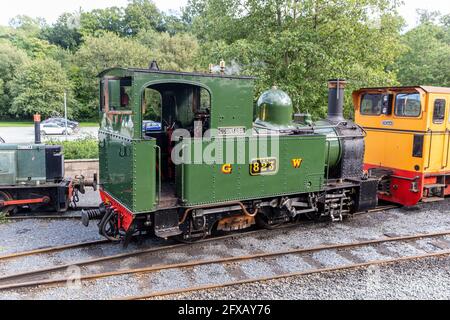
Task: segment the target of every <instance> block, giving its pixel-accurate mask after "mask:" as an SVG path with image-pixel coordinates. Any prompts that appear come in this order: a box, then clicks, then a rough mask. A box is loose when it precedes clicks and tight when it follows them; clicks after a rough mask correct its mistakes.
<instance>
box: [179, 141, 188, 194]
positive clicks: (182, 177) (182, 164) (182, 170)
mask: <svg viewBox="0 0 450 320" xmlns="http://www.w3.org/2000/svg"><path fill="white" fill-rule="evenodd" d="M185 147H187V145H186V144H183V145H182V146H181V150H180V151H181V157H182V158H184V153H183V150H184V148H185ZM180 165H181V202H184V187H185V185H184V165H185V163H184V161H182V162H181V164H180Z"/></svg>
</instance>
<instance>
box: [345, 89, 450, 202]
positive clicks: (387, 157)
mask: <svg viewBox="0 0 450 320" xmlns="http://www.w3.org/2000/svg"><path fill="white" fill-rule="evenodd" d="M353 102H354V106H355V119H356V122H357V123H358V124H359V125H361V126H362V127H363V128H364V129H365V131H366V132H367V138H366V151H365V161H364V162H365V164H364V168H365V170H367V171H368V173H369V174H370V175H371V176H373V177H377V178H379V179H380V184H379V197H380V199H383V200H386V201H390V202H394V203H399V204H402V205H406V206H411V205H415V204H417V203H418V202H419V201H424V202H429V201H439V200H443V199H444V196H446V195H448V194H450V189H449V188H448V185H449V183H450V179H449V178H447V175H448V173H449V171H450V163H449V152H450V150H449V145H450V136H449V132H450V131H449V130H450V119H449V116H448V103H449V102H450V89H449V88H439V87H427V86H418V87H386V88H365V89H361V90H358V91H355V92H354V93H353Z"/></svg>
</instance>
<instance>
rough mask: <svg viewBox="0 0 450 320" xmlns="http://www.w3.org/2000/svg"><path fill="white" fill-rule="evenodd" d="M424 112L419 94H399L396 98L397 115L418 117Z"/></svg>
mask: <svg viewBox="0 0 450 320" xmlns="http://www.w3.org/2000/svg"><path fill="white" fill-rule="evenodd" d="M421 111H422V106H421V104H420V94H419V93H399V94H397V96H396V97H395V115H396V116H399V117H418V116H420V112H421Z"/></svg>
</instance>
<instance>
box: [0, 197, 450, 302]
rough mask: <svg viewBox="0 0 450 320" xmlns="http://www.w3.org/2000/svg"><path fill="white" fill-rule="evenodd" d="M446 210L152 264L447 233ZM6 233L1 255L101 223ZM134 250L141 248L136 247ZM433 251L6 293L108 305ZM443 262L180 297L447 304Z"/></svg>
mask: <svg viewBox="0 0 450 320" xmlns="http://www.w3.org/2000/svg"><path fill="white" fill-rule="evenodd" d="M449 208H450V201H444V202H440V203H433V204H426V205H420V206H417V207H415V208H408V209H405V208H400V209H393V210H389V211H385V212H374V213H370V214H361V215H356V216H354V217H353V218H350V219H347V220H346V221H344V222H342V223H316V224H309V223H308V224H305V225H301V226H298V227H296V228H291V229H284V230H274V231H270V232H263V233H260V234H252V235H242V236H237V237H235V238H232V239H228V240H225V241H223V240H222V241H217V242H210V243H204V244H197V245H195V246H191V247H184V248H181V249H176V250H172V251H171V252H170V253H164V254H163V255H160V256H156V259H155V257H153V261H155V260H156V261H157V262H158V261H160V262H161V263H167V262H173V263H176V262H181V261H182V260H186V259H193V258H194V259H197V260H203V259H205V260H206V259H213V258H216V257H220V256H223V255H225V254H226V255H229V256H231V255H234V256H237V255H246V254H252V253H261V252H274V251H280V250H289V249H297V248H311V247H316V246H321V245H325V244H340V243H351V242H357V241H363V240H373V239H380V238H383V237H386V236H389V237H392V236H401V235H413V234H417V233H432V232H438V231H448V230H450V217H449V213H450V210H449ZM0 234H2V238H1V239H0V255H2V254H6V253H11V252H17V251H23V250H31V249H35V248H39V247H43V246H50V245H61V244H66V243H73V242H79V241H88V240H97V239H100V238H99V236H98V231H97V229H96V226H95V224H91V226H90V227H89V228H84V227H83V226H81V223H80V222H79V221H45V222H43V221H38V220H25V221H16V222H12V223H7V224H2V225H0ZM440 241H441V242H440V245H442V246H443V248H441V249H445V246H446V244H448V245H450V237H441V238H440ZM145 245H146V246H148V245H149V243H148V242H147V241H146V244H145ZM150 245H151V242H150ZM131 247H132V248H133V249H136V248H137V247H136V245H132V246H131ZM449 248H450V247H449ZM121 250H123V249H121V246H113V247H108V248H101V249H98V250H84V249H83V250H72V251H70V252H61V253H58V254H55V255H50V256H46V257H42V256H41V257H39V256H38V257H33V258H27V259H19V260H13V261H4V262H2V263H0V270H1V272H4V273H11V272H14V271H15V270H17V269H19V270H28V269H33V268H36V267H39V266H44V265H60V264H64V263H67V262H70V263H72V261H77V260H81V259H84V258H88V257H90V258H96V257H99V256H102V255H105V254H113V253H117V252H120V251H121ZM128 250H130V249H128ZM433 250H434V251H435V250H436V243H434V242H433V241H432V240H430V239H422V240H418V241H415V242H414V243H412V244H411V245H406V246H405V245H402V246H399V245H397V244H395V243H390V244H384V245H383V246H379V247H376V246H373V247H364V248H356V249H353V250H352V251H351V252H346V254H336V252H320V253H316V254H311V256H310V257H308V259H304V258H300V257H298V256H295V255H290V256H282V257H278V258H276V259H272V260H271V261H267V262H264V263H263V262H261V261H247V262H245V263H241V264H239V265H233V264H228V265H225V266H222V265H217V264H212V265H204V266H200V267H195V268H191V269H184V270H178V269H177V270H175V269H169V270H163V271H159V272H155V273H153V274H150V275H149V274H130V275H121V276H115V277H109V278H103V279H100V280H95V281H88V282H83V283H82V284H81V285H79V286H75V287H74V286H70V285H65V284H63V285H61V286H57V287H49V288H27V289H17V290H9V291H3V292H0V299H55V298H56V299H111V298H115V297H125V296H128V295H140V294H144V293H149V292H153V291H159V290H170V289H174V288H181V287H186V286H188V285H202V284H208V283H220V282H228V281H231V280H233V279H236V278H244V277H248V276H252V277H258V276H271V275H275V274H280V273H286V272H295V271H299V270H304V269H306V268H308V267H321V266H335V265H342V264H350V263H357V262H358V259H360V260H374V259H389V258H394V257H397V256H402V255H414V254H419V253H422V254H423V253H426V252H428V251H433ZM158 259H159V260H158ZM135 260H136V259H135V258H130V259H124V260H123V261H119V265H120V267H121V268H126V267H127V266H132V265H133V264H134V263H136V261H135ZM443 260H444V261H447V260H448V258H445V259H426V260H421V261H415V262H403V263H401V264H395V265H387V266H382V267H379V268H378V267H376V268H374V269H371V268H369V269H368V270H365V269H360V270H353V271H340V272H333V273H325V274H316V275H308V276H301V277H292V278H285V279H281V280H273V281H268V282H260V283H255V284H247V285H241V286H233V287H229V288H225V289H220V290H209V291H204V292H198V293H192V294H188V295H185V296H179V297H186V298H192V299H218V298H224V299H258V297H259V298H261V299H338V298H342V299H371V298H381V299H383V298H384V297H386V299H410V298H411V299H412V298H430V299H448V297H449V288H450V274H449V271H448V269H447V267H446V264H445V263H443V262H442V261H443ZM149 261H150V259H149ZM145 262H146V260H144V263H145ZM447 262H448V261H447ZM424 264H425V265H424ZM419 266H421V267H420V268H419ZM444 267H445V268H444ZM416 269H417V270H416ZM75 271H76V268H75ZM180 279H186V281H187V282H186V283H184V284H183V283H180ZM368 283H369V284H368ZM242 290H244V291H242ZM171 297H172V298H175V297H173V296H171ZM176 297H178V296H176Z"/></svg>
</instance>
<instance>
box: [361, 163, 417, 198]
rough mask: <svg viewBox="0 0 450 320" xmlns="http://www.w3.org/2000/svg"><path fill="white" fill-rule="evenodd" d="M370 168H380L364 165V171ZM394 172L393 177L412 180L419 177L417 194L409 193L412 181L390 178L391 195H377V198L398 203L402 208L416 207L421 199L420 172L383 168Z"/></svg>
mask: <svg viewBox="0 0 450 320" xmlns="http://www.w3.org/2000/svg"><path fill="white" fill-rule="evenodd" d="M371 168H380V167H379V166H374V165H370V164H364V170H368V169H371ZM383 168H384V169H389V170H392V171H393V172H394V175H395V176H400V177H405V178H414V177H419V178H418V179H417V180H415V181H416V182H417V190H418V192H413V191H411V183H412V182H414V181H411V180H405V179H400V178H391V194H390V195H385V194H379V195H378V198H379V199H381V200H385V201H389V202H394V203H399V204H401V205H404V206H413V205H416V204H417V203H418V202H420V200H421V199H422V195H423V188H422V186H423V185H424V177H423V174H422V173H421V172H416V171H406V170H399V169H395V168H385V167H383Z"/></svg>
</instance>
